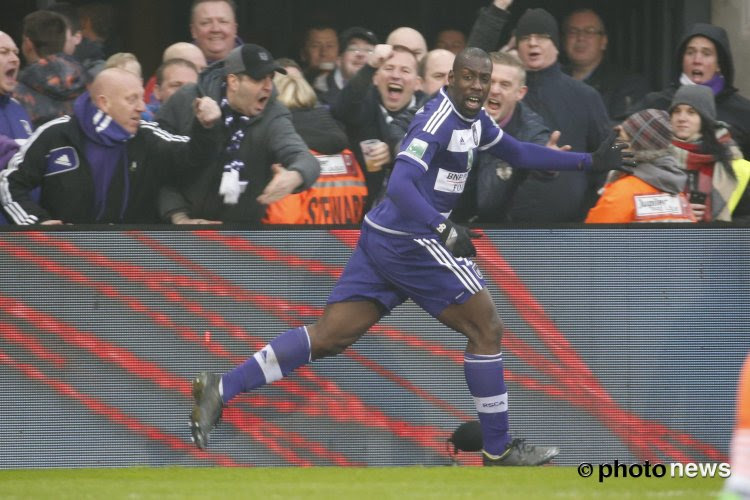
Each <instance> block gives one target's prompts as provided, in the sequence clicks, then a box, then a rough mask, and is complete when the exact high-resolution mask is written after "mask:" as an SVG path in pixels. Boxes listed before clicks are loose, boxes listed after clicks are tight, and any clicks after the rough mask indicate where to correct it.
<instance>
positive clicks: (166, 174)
mask: <svg viewBox="0 0 750 500" xmlns="http://www.w3.org/2000/svg"><path fill="white" fill-rule="evenodd" d="M143 109H144V103H143V87H142V83H141V80H140V78H138V77H137V76H136V75H134V74H132V73H130V72H128V71H125V70H123V69H120V68H110V69H105V70H103V71H102V72H101V73H99V75H98V76H97V77H96V79H95V80H94V81H93V83H92V84H91V88H90V91H87V92H85V93H83V94H82V95H81V96H80V97H79V98H78V99H77V100H76V102H75V115H74V116H69V115H66V116H63V117H61V118H58V119H56V120H53V121H51V122H49V123H47V124H45V125H44V126H42V127H40V129H39V130H38V131H37V132H36V133H35V134H34V135H33V136H32V138H31V139H30V140H29V142H28V143H27V144H26V145H24V147H23V148H22V149H21V151H20V152H19V153H18V154H16V155H15V156H14V157H13V159H12V160H11V163H10V166H9V167H8V169H6V170H5V171H3V172H2V174H0V201H1V202H2V206H3V208H4V209H5V211H6V213H7V214H8V215H9V217H10V218H11V219H12V220H13V222H15V223H16V224H21V225H27V224H65V223H68V224H78V223H154V222H156V220H157V212H156V199H157V194H158V190H159V186H160V185H161V184H162V183H163V182H164V181H166V180H167V179H168V178H181V177H184V176H186V175H187V174H189V173H190V170H191V169H193V170H194V169H197V168H198V166H200V165H202V164H203V163H204V162H206V161H208V159H209V158H211V156H212V154H213V151H214V146H213V142H212V140H211V136H210V134H209V133H208V132H207V131H206V130H204V127H211V126H213V124H214V123H215V122H216V121H217V120H218V119H219V118H220V112H219V109H218V106H217V104H216V103H215V102H214V101H212V100H211V99H209V98H203V99H197V100H196V101H195V102H193V103H191V106H190V109H191V110H193V109H194V110H195V116H196V123H200V125H197V124H196V126H195V127H194V128H193V130H192V134H191V135H192V137H193V139H192V140H191V139H190V138H189V137H185V136H176V135H172V134H169V133H167V132H166V131H164V130H161V129H159V128H158V127H156V126H155V125H154V124H151V123H149V122H142V121H141V119H140V118H141V117H140V115H141V113H142V112H143ZM191 113H192V111H191ZM36 188H40V189H41V192H40V198H39V202H36V201H35V200H34V199H32V196H31V192H32V190H34V189H36Z"/></svg>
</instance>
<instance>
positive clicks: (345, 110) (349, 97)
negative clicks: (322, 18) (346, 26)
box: [331, 44, 424, 203]
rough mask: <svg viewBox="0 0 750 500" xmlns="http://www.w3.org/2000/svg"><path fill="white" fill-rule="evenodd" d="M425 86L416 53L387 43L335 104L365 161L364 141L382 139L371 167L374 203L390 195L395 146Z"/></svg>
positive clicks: (369, 177) (367, 174) (369, 179)
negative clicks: (387, 190) (387, 191)
mask: <svg viewBox="0 0 750 500" xmlns="http://www.w3.org/2000/svg"><path fill="white" fill-rule="evenodd" d="M419 86H420V81H419V75H418V74H417V58H416V55H415V54H414V53H413V52H412V51H411V50H409V49H408V48H406V47H403V46H400V45H397V46H394V47H391V46H390V45H387V44H381V45H377V46H376V47H375V50H373V52H372V54H370V55H369V56H368V59H367V64H366V65H365V66H363V67H362V69H360V70H359V72H357V74H356V75H354V77H353V78H352V79H351V80H349V83H348V84H347V85H346V86H345V87H344V88H343V90H342V91H341V92H340V93H339V96H338V98H337V99H336V102H335V103H334V104H333V106H331V113H332V114H333V116H334V118H336V119H337V120H339V121H340V122H342V123H343V124H344V126H345V127H346V133H347V135H348V136H349V143H350V144H351V145H352V146H353V147H354V152H355V154H356V155H357V160H358V161H359V163H360V165H366V163H367V162H366V161H365V158H364V156H363V151H362V148H361V147H360V143H361V142H362V141H364V140H368V139H378V140H379V141H380V142H379V143H378V144H377V146H376V150H375V151H372V152H371V153H370V154H371V156H372V159H371V162H370V164H371V165H370V167H369V168H367V169H366V172H365V177H366V179H367V189H368V193H369V203H373V202H377V201H378V200H379V199H380V198H382V195H383V194H384V187H385V181H386V180H387V177H388V175H389V172H390V168H391V166H392V165H393V159H394V156H395V153H394V151H397V149H398V147H399V145H400V141H401V139H403V137H404V135H405V134H406V129H407V127H408V125H409V122H410V121H411V119H412V118H413V117H414V113H416V111H417V109H419V107H420V106H421V102H422V101H423V98H424V94H423V93H422V92H421V91H420V90H419Z"/></svg>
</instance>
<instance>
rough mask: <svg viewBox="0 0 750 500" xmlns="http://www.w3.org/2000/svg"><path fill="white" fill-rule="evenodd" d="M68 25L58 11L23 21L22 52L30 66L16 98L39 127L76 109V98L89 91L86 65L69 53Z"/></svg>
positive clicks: (26, 69) (33, 15)
mask: <svg viewBox="0 0 750 500" xmlns="http://www.w3.org/2000/svg"><path fill="white" fill-rule="evenodd" d="M67 30H68V25H67V24H66V23H65V19H64V18H63V17H62V16H60V15H59V14H56V13H54V12H50V11H46V10H39V11H36V12H32V13H31V14H29V15H27V16H26V17H25V18H24V20H23V42H22V43H21V51H22V52H23V56H24V58H25V59H26V62H27V64H28V65H27V66H26V67H25V68H24V69H23V71H21V73H20V75H19V77H18V80H19V83H18V86H17V87H16V90H15V94H14V95H15V97H16V99H18V100H19V102H21V104H23V106H24V107H25V108H26V111H27V112H28V113H29V116H30V117H31V120H32V122H33V123H34V126H35V127H38V126H39V125H41V124H43V123H45V122H48V121H49V120H52V119H53V118H57V117H59V116H63V115H66V114H70V113H71V112H72V110H73V101H75V99H76V98H77V97H78V96H79V95H81V94H82V93H83V92H84V91H85V90H86V84H87V83H88V78H87V75H86V71H85V70H84V68H83V66H81V64H80V63H79V62H78V61H76V60H75V59H73V57H71V56H69V55H67V54H65V53H64V52H63V48H64V47H65V41H66V33H67Z"/></svg>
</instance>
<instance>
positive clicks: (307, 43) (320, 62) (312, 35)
mask: <svg viewBox="0 0 750 500" xmlns="http://www.w3.org/2000/svg"><path fill="white" fill-rule="evenodd" d="M338 56H339V39H338V35H337V34H336V30H335V29H333V28H332V27H331V26H326V25H318V26H312V27H310V28H308V29H307V31H305V36H304V40H303V43H302V49H301V50H300V54H299V57H300V61H301V62H302V71H303V73H304V75H305V78H307V81H308V82H310V85H312V87H313V88H314V89H315V90H316V91H319V92H325V91H326V90H327V88H328V87H327V85H326V80H327V78H328V76H329V75H331V74H332V73H333V71H334V70H335V69H336V61H337V59H338Z"/></svg>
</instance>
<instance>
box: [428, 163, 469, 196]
mask: <svg viewBox="0 0 750 500" xmlns="http://www.w3.org/2000/svg"><path fill="white" fill-rule="evenodd" d="M468 177H469V172H451V171H450V170H445V169H442V168H441V169H440V170H438V173H437V176H436V178H435V191H441V192H443V193H463V192H464V186H465V185H466V179H468Z"/></svg>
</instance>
